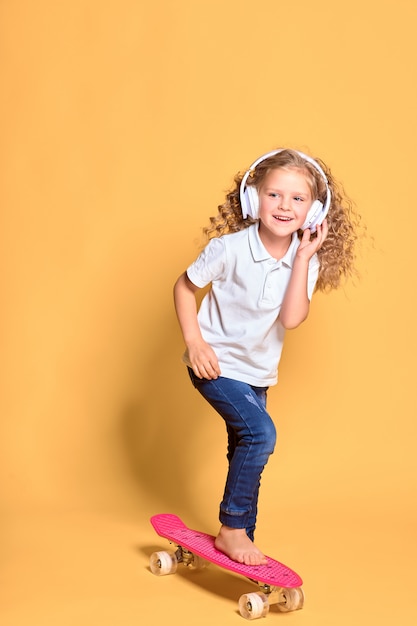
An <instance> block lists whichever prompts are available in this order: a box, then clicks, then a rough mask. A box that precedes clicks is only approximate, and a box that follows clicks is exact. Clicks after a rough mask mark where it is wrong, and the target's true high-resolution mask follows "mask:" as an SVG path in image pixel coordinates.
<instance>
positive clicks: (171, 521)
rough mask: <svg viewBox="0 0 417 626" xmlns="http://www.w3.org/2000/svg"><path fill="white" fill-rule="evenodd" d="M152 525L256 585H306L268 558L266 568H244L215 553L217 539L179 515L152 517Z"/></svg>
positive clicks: (216, 551)
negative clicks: (194, 527) (196, 528)
mask: <svg viewBox="0 0 417 626" xmlns="http://www.w3.org/2000/svg"><path fill="white" fill-rule="evenodd" d="M151 524H152V526H153V527H154V529H155V531H156V533H157V534H158V535H159V536H160V537H164V539H168V540H169V541H172V542H173V543H175V544H176V545H179V546H181V547H183V548H185V549H187V550H190V552H193V553H194V554H196V555H197V556H200V557H202V558H203V559H206V560H207V561H210V562H211V563H215V564H216V565H219V566H220V567H224V568H225V569H228V570H230V571H232V572H236V573H237V574H241V575H242V576H246V577H247V578H251V579H253V580H256V581H257V582H260V583H265V584H267V585H273V586H275V587H286V588H293V587H301V585H302V584H303V581H302V580H301V578H300V576H299V575H298V574H296V573H295V572H294V571H293V570H291V569H290V568H289V567H287V566H286V565H283V564H282V563H279V562H278V561H275V559H271V558H270V557H266V558H267V559H268V563H267V564H266V565H256V566H255V565H244V564H241V563H236V562H235V561H232V560H231V559H229V557H228V556H226V555H225V554H223V552H219V550H216V548H215V547H214V539H215V538H214V537H213V536H212V535H207V534H206V533H202V532H199V531H197V530H192V529H191V528H188V527H187V526H186V525H185V524H184V522H183V521H182V520H181V519H180V518H179V517H177V516H176V515H172V514H170V513H164V514H160V515H154V516H153V517H151Z"/></svg>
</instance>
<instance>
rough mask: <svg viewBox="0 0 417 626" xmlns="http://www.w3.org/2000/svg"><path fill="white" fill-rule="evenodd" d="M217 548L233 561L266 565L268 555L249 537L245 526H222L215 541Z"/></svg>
mask: <svg viewBox="0 0 417 626" xmlns="http://www.w3.org/2000/svg"><path fill="white" fill-rule="evenodd" d="M214 545H215V546H216V548H217V550H220V552H223V553H224V554H226V555H227V556H228V557H229V558H230V559H232V561H237V562H238V563H244V564H245V565H265V564H266V563H267V560H266V557H265V556H264V555H263V554H262V552H261V551H260V550H258V548H257V547H256V546H255V544H254V543H253V542H252V541H251V540H250V539H249V537H248V536H247V534H246V530H245V529H244V528H230V527H229V526H222V527H221V528H220V532H219V534H218V535H217V537H216V540H215V542H214Z"/></svg>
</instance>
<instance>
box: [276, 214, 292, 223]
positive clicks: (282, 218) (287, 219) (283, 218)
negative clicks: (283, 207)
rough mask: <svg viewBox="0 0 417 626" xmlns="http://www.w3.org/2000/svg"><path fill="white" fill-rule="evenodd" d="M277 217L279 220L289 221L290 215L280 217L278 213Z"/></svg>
mask: <svg viewBox="0 0 417 626" xmlns="http://www.w3.org/2000/svg"><path fill="white" fill-rule="evenodd" d="M278 219H279V220H281V222H290V221H291V218H290V217H281V216H280V215H278Z"/></svg>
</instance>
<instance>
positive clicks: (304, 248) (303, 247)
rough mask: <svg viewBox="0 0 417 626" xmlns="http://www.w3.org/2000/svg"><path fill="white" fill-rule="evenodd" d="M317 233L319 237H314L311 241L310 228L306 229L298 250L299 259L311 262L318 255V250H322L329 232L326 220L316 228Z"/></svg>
mask: <svg viewBox="0 0 417 626" xmlns="http://www.w3.org/2000/svg"><path fill="white" fill-rule="evenodd" d="M316 232H317V236H316V237H314V239H311V232H310V229H309V228H306V230H305V231H304V232H303V237H302V239H301V242H300V245H299V247H298V250H297V256H298V257H300V258H303V259H306V260H307V261H309V260H310V259H311V257H312V256H313V255H314V254H316V252H317V250H320V248H321V246H322V245H323V242H324V240H325V239H326V237H327V235H328V232H329V227H328V225H327V220H324V222H323V224H321V225H320V226H317V227H316Z"/></svg>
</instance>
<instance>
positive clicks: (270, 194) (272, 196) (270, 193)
mask: <svg viewBox="0 0 417 626" xmlns="http://www.w3.org/2000/svg"><path fill="white" fill-rule="evenodd" d="M268 196H269V197H270V198H278V196H279V194H278V193H275V192H273V191H270V192H269V193H268Z"/></svg>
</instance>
